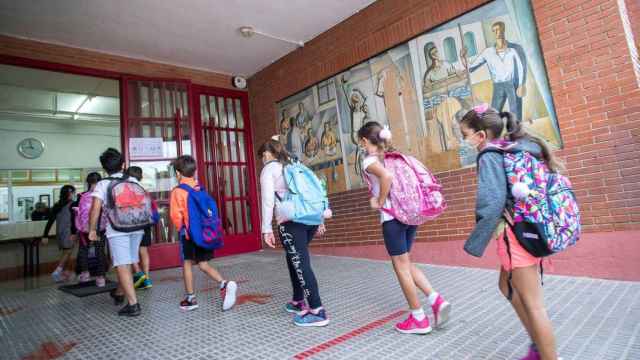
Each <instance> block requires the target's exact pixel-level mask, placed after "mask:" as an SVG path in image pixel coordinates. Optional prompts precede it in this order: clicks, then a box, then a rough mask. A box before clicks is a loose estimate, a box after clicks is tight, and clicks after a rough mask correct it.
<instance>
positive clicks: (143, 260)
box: [136, 246, 149, 275]
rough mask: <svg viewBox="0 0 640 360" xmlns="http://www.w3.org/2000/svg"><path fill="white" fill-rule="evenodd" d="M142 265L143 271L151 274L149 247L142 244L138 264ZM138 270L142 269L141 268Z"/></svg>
mask: <svg viewBox="0 0 640 360" xmlns="http://www.w3.org/2000/svg"><path fill="white" fill-rule="evenodd" d="M138 264H140V265H142V271H143V272H144V273H145V274H147V275H149V248H147V247H146V246H140V262H139V263H137V264H136V265H138ZM136 271H140V270H139V269H138V270H136Z"/></svg>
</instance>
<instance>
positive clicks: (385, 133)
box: [378, 125, 391, 141]
mask: <svg viewBox="0 0 640 360" xmlns="http://www.w3.org/2000/svg"><path fill="white" fill-rule="evenodd" d="M378 137H379V138H380V139H382V140H385V141H388V140H391V130H389V126H387V125H385V126H384V128H382V130H380V133H379V134H378Z"/></svg>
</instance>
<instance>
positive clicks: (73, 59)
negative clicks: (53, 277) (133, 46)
mask: <svg viewBox="0 0 640 360" xmlns="http://www.w3.org/2000/svg"><path fill="white" fill-rule="evenodd" d="M0 55H9V56H17V57H22V58H27V59H33V60H41V61H48V62H54V63H59V64H64V65H73V66H80V67H85V68H91V69H99V70H107V71H112V72H116V73H124V74H130V75H139V76H149V77H158V78H170V79H189V80H191V81H192V82H193V83H195V84H199V85H206V86H213V87H219V88H228V89H232V88H233V87H232V85H231V77H230V76H229V75H225V74H218V73H215V72H209V71H202V70H195V69H189V68H184V67H180V66H174V65H168V64H160V63H156V62H151V61H145V60H138V59H132V58H127V57H123V56H117V55H110V54H105V53H100V52H96V51H90V50H85V49H79V48H72V47H66V46H61V45H55V44H49V43H43V42H38V41H32V40H25V39H18V38H13V37H8V36H3V35H0Z"/></svg>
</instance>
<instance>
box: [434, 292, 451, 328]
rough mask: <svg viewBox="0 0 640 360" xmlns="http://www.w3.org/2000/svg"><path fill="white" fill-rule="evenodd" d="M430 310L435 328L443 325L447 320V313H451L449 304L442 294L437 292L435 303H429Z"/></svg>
mask: <svg viewBox="0 0 640 360" xmlns="http://www.w3.org/2000/svg"><path fill="white" fill-rule="evenodd" d="M431 310H433V318H434V321H435V323H436V324H435V326H436V328H438V327H440V326H442V325H444V324H445V323H446V322H447V321H449V313H451V304H449V302H448V301H446V300H445V299H444V298H443V297H442V295H440V294H438V298H437V299H436V302H435V304H433V305H431Z"/></svg>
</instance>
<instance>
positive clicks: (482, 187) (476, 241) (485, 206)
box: [464, 152, 507, 257]
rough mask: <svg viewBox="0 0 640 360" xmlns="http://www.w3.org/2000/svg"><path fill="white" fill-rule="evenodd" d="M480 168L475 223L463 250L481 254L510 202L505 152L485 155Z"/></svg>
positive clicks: (472, 253) (482, 157)
mask: <svg viewBox="0 0 640 360" xmlns="http://www.w3.org/2000/svg"><path fill="white" fill-rule="evenodd" d="M477 171H478V191H477V197H476V226H475V228H474V229H473V232H471V235H469V238H468V239H467V241H466V242H465V244H464V250H465V251H466V252H468V253H469V254H471V255H473V256H477V257H480V256H482V254H484V250H485V249H486V248H487V245H488V244H489V241H490V240H491V239H492V238H493V233H494V231H495V229H496V227H497V226H498V223H499V222H500V219H501V218H502V213H503V211H504V208H505V206H506V202H507V177H506V175H505V172H504V165H503V158H502V154H500V153H495V152H489V153H485V154H483V155H482V156H481V157H480V159H479V160H478V170H477Z"/></svg>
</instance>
